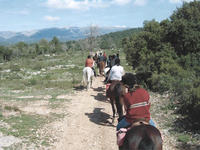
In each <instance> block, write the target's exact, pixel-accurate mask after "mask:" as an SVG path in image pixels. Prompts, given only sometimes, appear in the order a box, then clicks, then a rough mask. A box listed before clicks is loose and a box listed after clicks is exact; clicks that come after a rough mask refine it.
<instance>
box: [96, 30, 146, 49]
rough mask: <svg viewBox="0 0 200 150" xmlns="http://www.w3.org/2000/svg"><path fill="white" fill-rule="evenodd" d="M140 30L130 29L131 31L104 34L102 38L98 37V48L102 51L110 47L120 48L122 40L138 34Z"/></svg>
mask: <svg viewBox="0 0 200 150" xmlns="http://www.w3.org/2000/svg"><path fill="white" fill-rule="evenodd" d="M142 30H143V29H142V28H132V29H127V30H123V31H117V32H111V33H108V34H104V35H102V36H99V37H98V38H100V40H99V41H101V43H99V45H100V47H101V48H103V49H106V48H112V47H117V48H121V47H122V40H123V39H124V38H129V37H131V36H132V35H133V34H137V33H138V32H140V31H142Z"/></svg>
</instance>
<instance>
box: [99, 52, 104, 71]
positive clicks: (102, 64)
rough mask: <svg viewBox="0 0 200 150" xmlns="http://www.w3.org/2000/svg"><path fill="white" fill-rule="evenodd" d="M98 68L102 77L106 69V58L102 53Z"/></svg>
mask: <svg viewBox="0 0 200 150" xmlns="http://www.w3.org/2000/svg"><path fill="white" fill-rule="evenodd" d="M98 67H99V74H101V75H102V72H103V70H102V69H104V67H105V57H104V56H103V55H102V53H100V54H99V56H98Z"/></svg>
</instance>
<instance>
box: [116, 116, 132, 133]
mask: <svg viewBox="0 0 200 150" xmlns="http://www.w3.org/2000/svg"><path fill="white" fill-rule="evenodd" d="M130 125H131V124H130V123H129V122H127V121H126V118H125V117H124V118H123V119H122V120H121V121H120V122H119V123H118V124H117V131H118V130H119V129H120V128H126V127H128V126H130Z"/></svg>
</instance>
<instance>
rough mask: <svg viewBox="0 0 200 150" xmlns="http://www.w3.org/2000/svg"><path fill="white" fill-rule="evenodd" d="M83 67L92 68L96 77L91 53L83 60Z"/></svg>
mask: <svg viewBox="0 0 200 150" xmlns="http://www.w3.org/2000/svg"><path fill="white" fill-rule="evenodd" d="M85 67H90V68H92V70H93V72H94V76H95V77H96V72H95V69H94V60H93V59H92V58H91V55H88V57H87V59H86V61H85Z"/></svg>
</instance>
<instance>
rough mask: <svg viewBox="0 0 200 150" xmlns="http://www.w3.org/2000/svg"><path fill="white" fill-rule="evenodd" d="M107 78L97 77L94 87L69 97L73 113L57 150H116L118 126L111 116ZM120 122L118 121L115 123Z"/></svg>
mask: <svg viewBox="0 0 200 150" xmlns="http://www.w3.org/2000/svg"><path fill="white" fill-rule="evenodd" d="M103 79H104V78H103V77H98V78H96V79H95V82H94V85H93V89H90V90H89V91H85V90H83V91H80V92H77V93H76V96H73V95H72V96H69V97H68V98H69V99H71V104H70V107H69V108H68V109H67V111H68V113H69V115H68V116H67V117H66V118H65V120H64V122H63V125H64V126H63V127H62V131H63V132H62V135H61V137H60V140H59V142H58V143H56V144H55V149H57V150H83V149H87V150H116V149H117V145H116V137H115V126H113V125H112V124H111V123H110V122H111V118H110V114H112V112H111V106H110V103H109V102H108V101H106V97H105V85H104V84H103V82H102V81H103ZM115 125H116V122H115Z"/></svg>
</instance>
